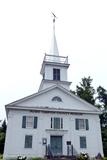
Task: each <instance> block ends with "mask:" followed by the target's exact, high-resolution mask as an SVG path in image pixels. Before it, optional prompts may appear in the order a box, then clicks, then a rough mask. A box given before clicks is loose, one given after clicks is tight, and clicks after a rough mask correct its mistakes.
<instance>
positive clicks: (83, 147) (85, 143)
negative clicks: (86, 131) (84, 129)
mask: <svg viewBox="0 0 107 160" xmlns="http://www.w3.org/2000/svg"><path fill="white" fill-rule="evenodd" d="M83 139H84V140H85V141H84V140H83ZM80 148H81V149H86V148H87V139H86V136H80Z"/></svg>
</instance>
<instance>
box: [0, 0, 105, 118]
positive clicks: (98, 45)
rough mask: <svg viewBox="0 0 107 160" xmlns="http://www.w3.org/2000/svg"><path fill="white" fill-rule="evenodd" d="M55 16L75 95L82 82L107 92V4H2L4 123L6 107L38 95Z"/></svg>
mask: <svg viewBox="0 0 107 160" xmlns="http://www.w3.org/2000/svg"><path fill="white" fill-rule="evenodd" d="M51 11H52V12H54V13H55V14H56V16H57V17H58V18H57V21H56V38H57V43H58V49H59V54H60V55H63V56H68V57H69V63H70V64H71V65H70V68H69V71H68V80H69V81H71V82H72V85H71V89H75V86H76V85H77V84H79V82H80V81H81V78H82V77H84V76H85V77H87V76H91V78H93V86H94V87H95V88H96V87H97V86H99V85H101V86H103V87H104V88H105V89H107V0H2V1H0V119H4V118H5V116H6V115H5V109H4V106H5V105H6V104H8V103H10V102H13V101H15V100H18V99H20V98H23V97H25V96H28V95H30V94H33V93H35V92H37V91H38V88H39V84H40V82H41V78H42V77H41V75H40V69H41V64H42V60H43V57H44V53H45V52H46V53H49V50H50V44H51V38H52V15H51Z"/></svg>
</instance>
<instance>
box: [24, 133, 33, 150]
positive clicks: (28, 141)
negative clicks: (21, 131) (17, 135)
mask: <svg viewBox="0 0 107 160" xmlns="http://www.w3.org/2000/svg"><path fill="white" fill-rule="evenodd" d="M25 148H32V135H26V136H25Z"/></svg>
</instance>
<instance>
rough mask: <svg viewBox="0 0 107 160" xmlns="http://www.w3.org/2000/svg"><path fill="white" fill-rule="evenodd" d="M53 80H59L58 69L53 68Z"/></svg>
mask: <svg viewBox="0 0 107 160" xmlns="http://www.w3.org/2000/svg"><path fill="white" fill-rule="evenodd" d="M53 80H59V81H60V69H56V68H53Z"/></svg>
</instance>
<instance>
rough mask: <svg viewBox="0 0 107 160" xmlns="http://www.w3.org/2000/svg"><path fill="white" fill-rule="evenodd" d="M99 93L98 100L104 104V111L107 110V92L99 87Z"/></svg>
mask: <svg viewBox="0 0 107 160" xmlns="http://www.w3.org/2000/svg"><path fill="white" fill-rule="evenodd" d="M97 93H98V96H97V99H98V100H99V102H100V103H102V105H103V107H104V110H107V90H106V89H104V88H103V87H101V86H99V87H98V88H97Z"/></svg>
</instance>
